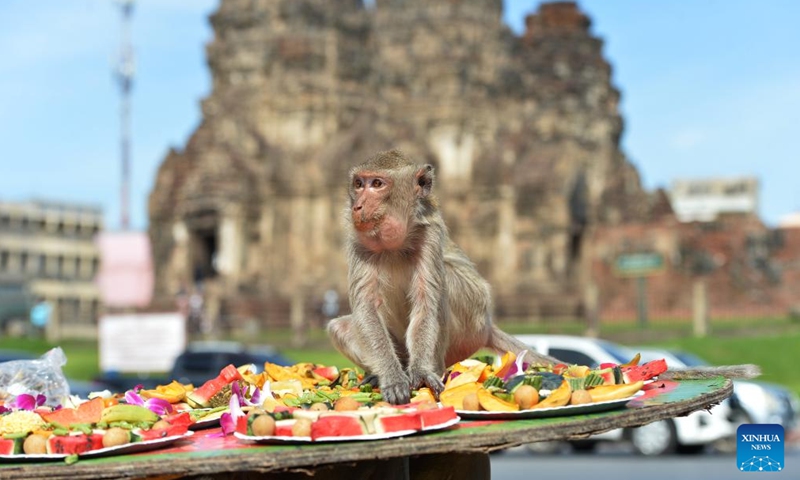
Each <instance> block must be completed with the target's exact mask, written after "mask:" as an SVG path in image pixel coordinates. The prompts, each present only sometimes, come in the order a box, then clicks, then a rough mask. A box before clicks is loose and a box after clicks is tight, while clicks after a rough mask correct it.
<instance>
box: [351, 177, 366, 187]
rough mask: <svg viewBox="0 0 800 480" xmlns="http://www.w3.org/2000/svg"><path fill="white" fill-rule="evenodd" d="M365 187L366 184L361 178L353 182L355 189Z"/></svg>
mask: <svg viewBox="0 0 800 480" xmlns="http://www.w3.org/2000/svg"><path fill="white" fill-rule="evenodd" d="M363 186H364V182H362V181H361V179H360V178H356V179H355V180H354V181H353V187H355V188H361V187H363Z"/></svg>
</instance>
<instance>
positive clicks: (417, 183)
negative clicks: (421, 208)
mask: <svg viewBox="0 0 800 480" xmlns="http://www.w3.org/2000/svg"><path fill="white" fill-rule="evenodd" d="M431 188H433V165H424V166H423V167H422V168H420V169H419V170H417V173H416V174H414V193H416V195H417V197H420V198H425V197H427V196H428V195H429V194H430V193H431Z"/></svg>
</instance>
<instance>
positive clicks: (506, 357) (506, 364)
mask: <svg viewBox="0 0 800 480" xmlns="http://www.w3.org/2000/svg"><path fill="white" fill-rule="evenodd" d="M516 361H517V355H516V354H515V353H514V352H506V353H504V354H503V358H502V359H501V360H500V366H499V367H498V368H497V371H496V372H494V374H495V376H496V377H500V378H503V377H504V376H505V375H506V374H507V373H508V371H509V370H510V369H511V366H512V365H514V362H516Z"/></svg>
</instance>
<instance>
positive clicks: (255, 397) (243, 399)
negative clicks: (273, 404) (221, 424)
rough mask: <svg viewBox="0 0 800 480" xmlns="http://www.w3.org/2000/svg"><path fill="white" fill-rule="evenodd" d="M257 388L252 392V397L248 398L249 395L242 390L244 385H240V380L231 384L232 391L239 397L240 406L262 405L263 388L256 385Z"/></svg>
mask: <svg viewBox="0 0 800 480" xmlns="http://www.w3.org/2000/svg"><path fill="white" fill-rule="evenodd" d="M254 388H255V390H253V392H252V393H251V394H250V398H249V399H248V398H247V396H246V395H245V394H244V392H242V387H240V386H239V382H233V385H232V386H231V392H233V395H234V396H236V397H238V398H239V406H240V407H244V406H250V407H256V406H259V405H261V390H259V388H258V387H254Z"/></svg>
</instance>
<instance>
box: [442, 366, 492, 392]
mask: <svg viewBox="0 0 800 480" xmlns="http://www.w3.org/2000/svg"><path fill="white" fill-rule="evenodd" d="M485 367H486V364H484V363H478V364H476V365H473V366H472V367H470V369H469V370H465V371H463V372H461V375H459V376H457V377H453V378H450V380H448V381H447V383H446V384H445V388H455V387H458V386H460V385H464V384H467V383H475V382H477V381H478V379H480V378H481V375H483V370H484V368H485Z"/></svg>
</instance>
